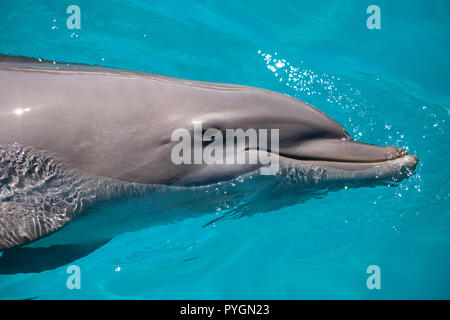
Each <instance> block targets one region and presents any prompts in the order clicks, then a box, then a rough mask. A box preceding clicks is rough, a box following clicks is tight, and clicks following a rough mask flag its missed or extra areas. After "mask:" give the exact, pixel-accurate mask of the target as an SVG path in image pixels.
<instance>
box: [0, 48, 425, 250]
mask: <svg viewBox="0 0 450 320" xmlns="http://www.w3.org/2000/svg"><path fill="white" fill-rule="evenodd" d="M196 121H201V122H202V124H203V128H204V129H208V128H215V129H218V130H221V131H223V130H225V129H230V128H231V129H233V128H240V129H243V130H246V129H250V128H255V129H269V130H270V129H278V130H279V147H278V149H277V150H276V154H277V155H279V157H278V158H279V164H280V172H289V173H292V172H294V175H295V176H296V178H298V179H299V180H300V182H301V184H304V185H315V184H322V185H323V184H325V185H326V184H328V183H332V182H345V183H352V182H355V183H356V182H357V183H362V184H364V183H366V182H367V183H369V182H370V181H375V182H377V181H386V180H393V179H402V178H404V177H407V176H409V175H411V174H412V173H413V171H414V169H415V167H416V165H417V163H418V159H417V157H416V156H414V155H410V154H408V153H407V152H406V151H405V150H403V149H400V148H397V147H394V146H375V145H370V144H365V143H361V142H357V141H354V140H352V139H351V137H350V136H349V135H348V133H347V132H346V131H345V129H344V128H343V127H342V126H341V125H340V124H339V123H337V122H336V121H335V120H333V119H331V118H329V117H328V116H326V115H325V114H324V113H322V112H321V111H319V110H318V109H316V108H314V107H312V106H311V105H309V104H307V103H305V102H302V101H300V100H297V99H295V98H292V97H290V96H287V95H284V94H280V93H276V92H273V91H269V90H265V89H260V88H254V87H248V86H242V85H233V84H221V83H208V82H200V81H192V80H184V79H177V78H171V77H167V76H160V75H154V74H148V73H143V72H137V71H125V70H116V69H109V68H104V67H98V66H87V65H77V64H66V63H52V62H48V61H38V60H34V59H30V58H23V57H10V56H0V250H5V249H8V248H12V247H17V246H21V245H24V244H27V243H29V242H32V241H35V240H37V239H40V238H42V237H44V236H46V235H48V234H50V233H52V232H54V231H56V230H58V229H60V228H61V227H62V226H64V225H66V224H67V223H68V222H69V221H71V220H72V219H73V218H75V217H76V216H78V215H79V214H80V213H81V212H83V211H85V210H86V209H87V208H90V207H92V206H93V205H94V204H96V203H99V202H101V201H106V200H109V199H118V198H123V197H134V196H139V195H145V194H147V193H149V192H152V190H155V188H157V186H158V185H169V186H175V187H176V188H179V187H190V186H203V185H211V184H214V183H220V182H222V181H228V180H230V179H234V178H236V177H240V176H243V175H246V174H250V173H252V174H254V173H258V172H259V170H260V169H261V168H262V167H263V165H262V164H204V163H203V164H192V165H188V164H181V165H176V164H175V163H173V161H172V160H171V151H172V149H173V147H174V145H175V144H176V142H174V141H172V139H171V134H172V133H173V131H174V130H175V129H177V128H187V129H192V123H194V122H196ZM233 143H234V142H233ZM244 147H245V146H244ZM244 151H245V152H248V153H251V152H256V153H259V152H268V153H270V152H271V150H259V149H258V148H256V149H253V150H250V149H245V150H244ZM272 152H274V150H272Z"/></svg>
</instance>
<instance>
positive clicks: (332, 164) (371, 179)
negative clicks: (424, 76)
mask: <svg viewBox="0 0 450 320" xmlns="http://www.w3.org/2000/svg"><path fill="white" fill-rule="evenodd" d="M188 121H189V122H190V123H194V124H195V123H197V124H201V132H202V137H201V139H202V142H201V143H202V148H203V149H202V150H203V151H205V150H209V154H211V153H210V151H211V150H212V149H211V148H212V147H214V144H215V143H216V142H217V139H222V145H223V159H222V158H220V161H219V162H220V163H209V164H208V163H202V164H196V165H195V164H194V165H191V168H190V169H189V170H188V171H186V172H188V173H187V174H184V175H182V176H181V177H180V179H179V180H177V181H176V183H175V184H181V185H204V184H209V183H214V182H219V181H223V180H227V179H232V178H234V177H236V176H240V175H244V174H246V173H250V172H253V171H256V170H260V169H262V168H267V167H274V168H275V164H278V166H277V167H276V169H279V170H276V171H275V172H274V171H272V172H273V173H274V174H277V175H286V174H287V175H288V176H290V177H295V179H297V180H299V181H300V182H302V183H304V184H327V183H331V182H337V183H340V182H342V183H343V184H345V185H348V184H352V183H354V184H355V185H361V184H370V183H385V182H386V181H398V180H401V179H403V178H405V177H408V176H410V175H411V174H413V172H414V169H415V167H416V166H417V163H418V159H417V157H416V156H414V155H410V154H408V153H407V152H406V151H405V150H404V149H401V148H397V147H395V146H375V145H371V144H366V143H362V142H358V141H355V140H353V139H352V138H351V137H350V136H349V134H348V133H347V132H346V131H345V129H344V127H343V126H341V125H340V124H339V123H337V122H336V121H335V120H333V119H331V118H330V117H328V116H327V115H325V114H324V113H322V112H320V111H319V110H318V109H316V108H314V107H312V106H310V105H308V104H306V103H304V102H301V101H299V100H297V99H294V98H291V97H288V96H286V95H281V94H277V93H273V92H270V91H260V92H243V93H242V94H241V96H240V97H239V96H238V97H236V100H233V99H229V100H228V107H225V106H222V108H220V110H216V111H213V112H210V111H209V112H204V113H201V114H193V115H192V117H190V118H189V120H188ZM186 126H187V127H190V128H191V132H192V134H195V129H194V127H195V126H194V125H190V124H186ZM197 130H198V129H197ZM227 130H228V131H229V130H234V132H235V133H238V131H237V130H241V131H240V133H241V134H242V133H244V141H245V143H244V144H242V143H241V144H239V142H238V141H239V139H237V138H236V135H234V136H233V135H228V134H227ZM214 132H218V134H215V133H214ZM261 132H266V133H267V134H266V136H264V135H262V136H261V134H260V133H261ZM252 133H256V136H257V143H256V145H255V143H253V144H252V143H251V137H252ZM273 133H277V134H278V136H276V137H275V136H273V135H272V134H273ZM218 136H219V137H218ZM266 137H267V138H266ZM230 139H231V141H230ZM275 139H276V140H277V141H275ZM227 145H232V146H234V152H235V157H234V159H235V162H234V163H233V164H230V163H228V164H227V160H226V157H227V156H229V154H227V149H226V146H227ZM192 146H194V144H192ZM207 148H209V149H207ZM236 150H237V151H236ZM239 152H241V155H242V154H245V163H244V164H242V163H240V164H239V163H236V162H237V159H238V158H239V155H237V154H236V153H239ZM252 155H253V156H254V157H256V158H258V163H256V164H255V163H250V161H249V158H250V157H251V156H252ZM263 158H265V159H266V162H265V163H261V161H259V160H260V159H263ZM216 160H217V158H216ZM267 161H269V164H267ZM181 166H182V167H183V166H188V165H186V164H182V165H181ZM267 172H269V173H267ZM270 172H271V171H270V170H267V169H266V173H265V174H271V173H270Z"/></svg>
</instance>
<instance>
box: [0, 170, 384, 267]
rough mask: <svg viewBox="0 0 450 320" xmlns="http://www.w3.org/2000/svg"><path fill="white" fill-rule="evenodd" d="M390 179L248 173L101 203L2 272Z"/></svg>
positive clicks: (9, 256) (18, 251)
mask: <svg viewBox="0 0 450 320" xmlns="http://www.w3.org/2000/svg"><path fill="white" fill-rule="evenodd" d="M388 184H393V182H387V181H381V180H380V181H361V182H360V183H358V184H349V183H332V184H329V183H328V184H324V183H320V182H318V183H314V184H305V183H304V181H299V180H297V179H295V177H294V178H292V177H289V176H287V177H286V176H284V175H277V176H262V175H259V174H247V175H245V176H242V177H238V178H236V179H233V180H231V181H228V182H222V183H217V184H213V185H208V186H202V187H188V188H186V187H168V186H160V187H157V188H155V189H153V190H152V191H151V192H149V193H148V194H147V195H144V196H139V197H135V198H126V199H117V200H109V201H103V202H101V203H99V204H98V205H96V206H95V207H93V208H91V209H89V210H87V211H86V212H84V213H83V214H81V215H80V216H79V217H77V218H75V219H74V220H73V221H71V222H70V223H68V224H67V225H66V226H65V227H63V228H62V229H60V230H58V231H57V232H54V233H52V234H50V235H48V236H47V237H44V238H42V239H39V240H37V241H35V242H32V243H30V244H27V245H25V246H23V247H19V248H13V249H9V250H6V251H4V252H3V256H2V257H1V258H0V274H1V273H3V274H12V273H30V272H42V271H45V270H51V269H55V268H57V267H60V266H63V265H66V264H68V263H71V262H73V261H75V260H77V259H80V258H82V257H85V256H87V255H89V254H90V253H92V252H93V251H95V250H96V249H98V248H100V247H101V246H103V245H104V244H106V243H108V241H109V240H110V239H112V238H114V237H115V236H117V235H119V234H122V233H125V232H133V231H137V230H141V229H145V228H148V227H151V226H155V225H161V224H169V223H174V222H176V221H179V220H182V219H186V218H193V217H196V216H200V215H205V214H210V215H211V216H212V219H211V221H210V222H209V223H207V224H205V225H204V227H207V226H208V225H210V224H212V223H217V222H219V221H221V220H222V219H239V218H241V217H244V216H250V215H253V214H256V213H264V212H270V211H274V210H278V209H281V208H283V207H287V206H292V205H295V204H298V203H303V202H306V201H308V200H309V199H312V198H322V197H324V196H325V195H326V194H327V193H328V192H330V191H337V190H340V189H342V188H344V187H345V188H356V187H361V186H365V187H371V186H376V185H388Z"/></svg>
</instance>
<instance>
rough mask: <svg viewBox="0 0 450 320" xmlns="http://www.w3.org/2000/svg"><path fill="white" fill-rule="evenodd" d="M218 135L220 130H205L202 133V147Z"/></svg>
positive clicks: (214, 139)
mask: <svg viewBox="0 0 450 320" xmlns="http://www.w3.org/2000/svg"><path fill="white" fill-rule="evenodd" d="M218 135H221V132H220V130H218V129H206V130H203V131H202V143H203V145H208V144H210V143H212V142H214V141H216V138H217V136H218Z"/></svg>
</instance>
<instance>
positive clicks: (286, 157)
mask: <svg viewBox="0 0 450 320" xmlns="http://www.w3.org/2000/svg"><path fill="white" fill-rule="evenodd" d="M279 156H280V165H281V169H283V168H284V169H286V170H287V171H293V169H296V170H294V171H296V172H301V173H302V174H304V175H307V174H308V172H316V173H317V172H319V171H320V174H321V177H320V180H326V181H330V180H336V181H337V180H339V181H352V180H353V181H355V180H400V179H403V178H406V177H409V176H411V175H412V174H413V173H414V170H415V168H416V167H417V164H418V162H419V160H418V158H417V157H416V156H414V155H410V154H408V152H407V151H406V150H404V149H402V148H397V147H394V146H375V145H371V144H366V143H361V142H357V141H353V140H350V139H342V140H340V139H326V140H325V139H323V140H316V141H315V140H312V141H307V142H302V143H301V144H299V145H293V146H290V147H282V148H280V152H279Z"/></svg>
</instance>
